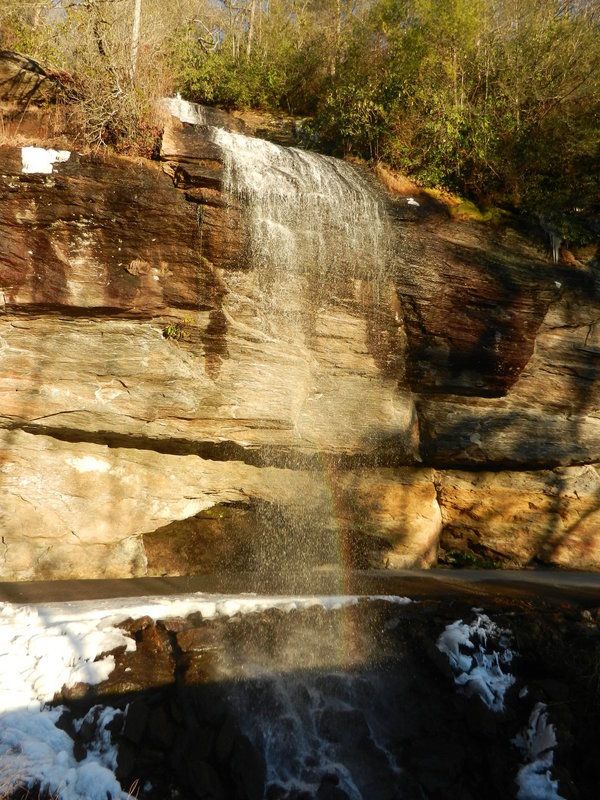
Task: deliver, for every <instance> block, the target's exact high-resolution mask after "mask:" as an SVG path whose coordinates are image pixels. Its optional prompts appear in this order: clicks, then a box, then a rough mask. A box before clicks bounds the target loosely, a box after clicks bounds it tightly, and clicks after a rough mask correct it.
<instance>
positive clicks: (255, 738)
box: [56, 593, 600, 800]
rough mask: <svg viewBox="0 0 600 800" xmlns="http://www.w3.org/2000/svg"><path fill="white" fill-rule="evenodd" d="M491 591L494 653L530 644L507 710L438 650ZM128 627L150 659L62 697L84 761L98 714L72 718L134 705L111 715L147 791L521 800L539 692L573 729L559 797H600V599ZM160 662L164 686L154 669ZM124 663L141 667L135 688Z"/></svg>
mask: <svg viewBox="0 0 600 800" xmlns="http://www.w3.org/2000/svg"><path fill="white" fill-rule="evenodd" d="M474 602H478V603H482V602H485V614H486V615H488V616H489V618H490V620H491V621H492V622H493V623H494V625H495V626H496V627H495V629H494V630H496V633H495V634H492V635H490V636H489V637H488V638H487V640H486V642H485V647H486V648H487V650H488V651H489V652H493V651H494V650H496V651H497V652H500V651H502V649H503V647H502V646H501V645H500V640H501V639H502V637H503V636H504V637H506V636H507V637H508V639H505V641H504V647H505V646H506V642H509V644H510V648H511V649H512V650H513V651H514V657H513V659H512V661H507V662H506V663H505V662H504V661H502V663H503V664H504V666H503V670H504V672H505V673H507V674H508V673H510V674H511V675H513V676H514V683H513V684H512V685H510V687H509V688H508V691H507V692H506V695H505V697H504V710H502V711H493V710H491V709H490V708H488V707H487V706H486V705H485V704H484V702H483V701H482V696H481V694H480V693H479V691H478V688H477V685H476V684H475V683H467V684H466V685H464V686H463V687H461V686H460V685H458V684H457V683H456V680H455V679H456V672H455V671H453V669H452V668H451V666H450V662H449V659H448V657H447V655H446V654H445V653H443V652H441V651H440V649H439V647H438V646H437V643H438V641H439V637H440V636H441V634H442V633H443V632H444V631H445V630H446V629H447V626H449V625H451V624H453V623H456V621H457V620H461V619H462V620H463V621H464V622H465V624H470V623H472V621H473V620H476V619H478V617H481V614H482V609H481V605H479V606H478V607H474V606H473V603H474ZM125 629H126V630H127V631H128V632H129V633H130V634H131V635H132V636H133V637H134V638H135V639H136V642H137V650H136V653H134V654H129V653H125V654H120V655H119V654H116V655H117V666H116V669H115V671H114V672H113V674H112V675H111V676H110V677H109V678H108V680H107V681H105V682H104V683H103V684H100V685H99V686H97V687H94V688H93V689H92V688H90V689H89V690H88V693H87V695H85V696H82V697H79V698H76V699H75V698H69V695H68V693H64V692H63V694H62V695H61V696H57V698H56V701H57V702H58V701H60V702H62V703H65V704H66V707H67V710H66V711H65V712H64V713H63V716H62V718H61V727H63V728H64V729H65V730H66V731H67V732H69V733H70V735H72V736H73V738H74V740H75V748H76V751H79V752H80V753H81V755H82V757H83V755H84V754H85V751H86V748H87V747H89V746H90V741H92V740H93V738H94V735H95V732H94V718H95V717H94V714H88V715H87V716H86V720H87V723H86V724H85V725H83V726H81V727H80V726H79V725H74V724H73V720H77V719H80V718H81V717H83V716H85V714H86V713H87V711H88V709H89V708H90V707H94V706H96V705H97V704H101V705H103V704H108V705H114V706H116V707H118V708H120V709H122V714H120V715H117V716H116V717H115V718H114V720H113V722H112V723H111V736H112V739H113V741H114V742H116V743H117V744H118V751H119V756H118V768H117V775H118V777H119V780H120V782H121V785H122V786H123V788H125V789H128V788H129V787H130V786H135V787H136V793H137V795H138V796H139V797H141V798H149V799H152V800H153V799H154V798H157V799H158V798H162V799H163V800H164V798H169V797H171V798H191V799H192V798H204V797H211V798H228V799H229V798H231V799H233V798H236V799H238V800H245V798H248V800H260V798H262V797H266V798H269V800H276V799H279V798H281V799H282V800H300V798H302V800H315V799H318V800H343V798H352V799H353V800H358V799H359V798H362V799H363V800H367V798H368V800H387V798H389V799H390V800H392V798H415V800H417V798H418V799H419V800H422V798H424V797H426V798H448V800H456V798H471V797H472V798H475V797H481V796H485V797H490V798H499V799H500V798H503V799H504V800H506V798H515V797H516V796H517V785H516V783H515V780H516V778H517V774H518V772H519V769H520V768H521V767H522V766H523V763H524V761H525V760H526V759H524V756H523V753H522V752H521V751H520V750H519V748H518V747H517V746H516V744H515V739H516V737H518V735H519V734H520V733H522V732H523V730H524V729H525V728H526V727H527V724H528V720H529V718H530V714H531V710H532V709H533V708H534V707H535V706H536V704H537V703H543V704H544V707H545V708H546V709H547V714H548V717H549V720H550V722H551V724H552V725H553V726H554V728H555V731H556V739H557V742H558V744H557V746H556V747H555V749H554V752H553V765H552V767H551V778H552V780H557V781H558V792H559V795H560V796H561V797H563V798H566V800H587V799H588V798H589V800H592V798H595V797H596V793H597V786H598V780H599V779H600V772H599V767H598V763H597V758H596V742H597V738H596V737H597V729H598V725H599V724H600V694H599V692H598V681H597V668H598V663H599V659H600V609H599V608H597V607H595V606H593V605H589V604H584V605H580V604H571V603H569V602H562V603H559V602H556V601H543V600H541V599H535V598H532V597H529V598H527V599H522V600H514V599H513V600H510V599H508V598H507V597H502V596H501V595H499V594H498V595H494V594H493V593H488V594H487V595H486V596H485V598H484V599H482V597H481V595H480V594H479V595H473V596H472V598H468V597H463V598H461V599H460V600H458V599H456V598H445V600H443V601H441V600H428V601H423V602H420V603H411V604H409V605H398V604H397V603H393V602H389V601H385V600H378V601H367V600H363V601H360V602H359V603H358V604H357V605H356V606H350V607H346V608H343V609H338V610H337V611H336V610H329V611H326V610H324V609H323V608H322V607H320V606H315V607H314V608H312V609H308V610H305V611H289V612H284V611H277V610H271V611H265V612H262V613H257V614H249V615H245V616H240V615H236V616H233V617H230V618H226V619H214V620H202V619H200V618H199V617H198V616H194V615H192V616H191V617H189V618H187V619H175V620H162V621H159V622H157V623H156V624H154V623H153V622H151V621H149V620H148V619H141V620H130V621H128V622H127V623H126V625H125ZM502 630H503V631H505V634H500V633H499V632H500V631H502ZM471 652H472V651H470V650H469V648H463V649H462V653H463V655H465V654H467V655H468V654H469V653H471ZM130 657H133V658H136V659H137V661H136V660H131V658H130ZM469 657H470V656H469ZM128 659H129V660H128ZM165 659H166V660H165ZM501 660H502V659H501ZM152 663H155V664H156V665H157V668H156V675H157V676H159V678H158V679H155V678H153V677H152V670H151V669H149V668H148V667H147V666H144V664H146V665H149V664H152ZM167 663H168V664H170V677H169V675H168V672H169V670H168V669H167V666H166V665H167ZM200 664H202V668H200ZM125 665H126V666H125ZM123 668H124V669H130V670H131V673H132V682H131V684H130V685H129V688H128V689H125V688H124V686H123V683H122V678H121V674H122V670H123ZM160 675H163V676H164V682H163V679H162V678H160ZM160 683H163V685H158V684H160ZM96 717H98V714H97V713H96ZM76 728H78V732H77V733H76V732H75V730H76Z"/></svg>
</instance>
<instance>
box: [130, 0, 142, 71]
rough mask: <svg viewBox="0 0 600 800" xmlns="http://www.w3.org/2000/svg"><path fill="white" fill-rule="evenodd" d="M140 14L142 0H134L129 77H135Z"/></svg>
mask: <svg viewBox="0 0 600 800" xmlns="http://www.w3.org/2000/svg"><path fill="white" fill-rule="evenodd" d="M141 16H142V0H135V5H134V9H133V30H132V32H131V79H132V80H133V79H134V78H135V70H136V67H137V55H138V47H139V44H140V19H141Z"/></svg>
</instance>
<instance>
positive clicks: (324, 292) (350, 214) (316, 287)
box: [210, 128, 389, 305]
mask: <svg viewBox="0 0 600 800" xmlns="http://www.w3.org/2000/svg"><path fill="white" fill-rule="evenodd" d="M210 135H211V138H212V140H213V142H214V143H215V144H217V145H219V146H220V148H221V150H222V152H223V156H224V167H225V174H224V179H223V188H224V190H225V191H226V192H228V193H229V194H230V196H232V197H234V198H236V199H237V200H239V201H240V204H241V206H242V208H244V209H245V213H246V214H247V217H248V221H249V226H248V242H247V246H248V256H249V261H250V263H251V264H252V266H253V267H254V268H255V269H257V270H258V272H259V274H260V275H261V276H262V278H263V288H264V287H265V286H268V283H270V284H271V286H270V287H269V288H273V284H276V283H277V282H279V281H286V280H287V281H289V280H291V281H292V283H294V282H297V281H298V280H299V281H300V282H301V283H303V284H304V287H305V288H306V287H307V288H308V289H309V291H311V292H312V294H313V296H314V297H315V299H316V300H317V302H318V303H319V305H323V304H325V303H326V302H327V299H328V298H329V297H334V296H336V293H337V292H339V290H340V289H341V287H342V286H344V285H347V284H348V281H352V280H356V279H363V280H370V281H373V282H374V283H376V284H379V283H380V282H381V281H382V279H384V278H385V275H386V271H387V268H388V264H389V229H388V221H387V218H386V213H385V209H384V207H383V203H382V201H381V199H380V198H379V197H378V196H377V194H376V192H375V191H374V189H373V187H372V186H371V185H370V183H369V180H368V179H367V177H366V176H363V175H362V174H361V173H360V171H359V170H358V169H356V168H355V167H353V166H352V165H350V164H347V163H345V162H344V161H340V160H339V159H334V158H329V157H327V156H323V155H320V154H317V153H311V152H306V151H304V150H299V149H297V148H285V147H279V146H278V145H275V144H272V143H271V142H266V141H262V140H260V139H253V138H249V137H247V136H242V135H240V134H236V133H230V132H229V131H225V130H223V129H221V128H212V129H211V131H210ZM267 282H268V283H267ZM298 288H299V287H298ZM279 299H281V298H279Z"/></svg>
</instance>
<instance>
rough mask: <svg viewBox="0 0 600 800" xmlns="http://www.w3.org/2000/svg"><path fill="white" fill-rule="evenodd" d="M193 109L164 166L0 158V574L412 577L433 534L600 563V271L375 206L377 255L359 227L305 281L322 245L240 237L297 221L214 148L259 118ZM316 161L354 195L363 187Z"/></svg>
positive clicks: (519, 243)
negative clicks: (405, 573)
mask: <svg viewBox="0 0 600 800" xmlns="http://www.w3.org/2000/svg"><path fill="white" fill-rule="evenodd" d="M193 114H197V115H198V116H192V117H191V118H190V119H189V121H188V122H181V121H180V120H178V119H176V118H172V119H171V121H170V122H169V124H168V126H167V128H166V130H165V134H164V137H163V163H162V164H155V163H151V162H141V161H134V160H128V159H125V158H117V157H100V156H94V155H78V154H76V153H70V155H69V156H68V158H67V159H66V160H63V161H62V162H61V163H55V164H54V165H53V166H52V171H51V172H47V173H45V174H42V173H39V172H28V171H24V160H23V159H24V155H23V153H22V150H21V148H17V147H3V148H0V209H1V212H0V352H1V363H0V419H1V421H2V431H1V432H0V433H1V438H0V442H1V443H0V448H1V449H0V484H1V485H0V491H1V492H2V506H1V508H0V527H1V530H2V536H3V540H2V549H3V553H2V559H3V561H2V568H1V569H2V571H1V573H0V574H1V576H2V577H3V578H4V579H13V578H14V579H26V578H39V577H70V576H77V575H79V576H82V577H84V576H85V577H102V576H103V575H111V576H117V575H123V576H127V575H139V574H146V573H149V574H183V573H185V572H186V571H194V572H211V571H215V570H227V569H229V570H234V571H235V570H237V571H240V572H242V571H244V570H249V569H257V570H258V569H265V568H267V570H270V571H271V573H273V572H281V573H283V572H284V571H286V570H287V571H290V570H291V571H292V572H293V570H294V568H295V567H294V565H297V564H302V565H303V566H309V567H317V566H320V567H323V566H332V565H334V566H338V567H339V565H340V564H342V565H344V566H351V567H359V568H365V567H369V566H379V567H382V566H385V565H387V566H390V567H404V566H407V567H408V566H424V565H431V564H434V563H435V562H436V560H437V558H438V549H439V547H440V542H441V553H442V555H444V554H445V555H447V554H448V553H457V552H458V553H461V552H462V553H463V554H464V553H466V554H470V555H472V556H473V558H485V559H492V560H494V561H496V562H498V563H502V564H515V565H518V564H526V563H530V562H535V561H536V560H540V561H543V562H545V563H551V564H558V565H561V566H576V567H593V568H598V567H600V541H598V537H597V536H596V534H595V530H596V529H597V525H596V524H595V523H596V518H597V516H598V514H599V513H600V512H599V511H598V508H599V507H600V502H599V496H598V489H597V483H598V475H597V472H596V469H595V467H594V463H595V462H596V460H597V453H598V437H599V428H598V424H599V423H598V408H599V406H598V400H597V399H596V398H597V396H598V392H597V391H596V389H597V386H596V381H597V380H598V377H597V376H598V371H597V369H596V360H597V356H598V353H599V352H600V350H598V343H597V339H598V329H597V326H598V323H597V320H598V319H600V302H599V298H598V292H597V289H596V283H595V281H594V271H593V269H592V268H590V267H589V266H585V265H583V264H576V265H574V266H573V265H571V266H569V267H566V266H563V265H558V266H553V265H551V264H550V262H549V259H548V258H547V256H546V254H545V252H544V248H543V246H536V245H534V244H532V243H531V241H530V240H528V239H527V238H525V237H524V236H521V235H519V234H518V233H516V232H515V231H514V230H512V229H510V228H506V229H502V230H493V229H490V228H487V227H484V226H481V225H478V224H474V223H468V222H453V221H451V220H450V219H448V217H447V215H446V214H445V213H444V211H443V209H440V208H439V207H437V206H436V205H435V204H434V203H433V201H431V200H430V199H428V198H427V197H425V196H419V198H418V202H419V205H418V206H417V205H416V204H415V202H414V201H413V202H411V203H409V202H408V198H407V197H402V196H394V197H392V196H384V194H383V190H380V191H381V194H380V195H376V197H377V199H376V200H374V201H373V202H372V203H371V205H373V203H374V204H375V206H376V207H377V208H376V217H377V214H379V213H380V212H379V211H378V209H380V208H385V214H384V216H385V217H386V219H385V220H384V221H383V222H382V225H383V226H384V227H382V230H384V228H385V231H386V234H385V237H386V241H385V247H383V245H382V251H381V252H382V259H381V260H378V259H376V258H374V257H373V249H374V247H379V245H380V243H381V242H380V239H379V238H377V236H379V234H377V236H376V237H375V238H373V237H374V236H375V234H374V233H373V229H372V228H370V229H368V230H366V232H365V231H360V230H357V231H355V232H351V233H350V234H349V236H348V237H347V238H346V239H344V238H343V236H344V235H345V233H344V232H345V231H347V230H348V226H350V228H351V227H352V225H351V221H352V217H351V216H348V215H347V217H346V218H345V221H344V222H343V225H342V226H338V230H337V232H334V233H333V234H331V236H334V235H335V236H338V237H339V236H340V231H341V232H342V234H341V235H342V238H341V239H340V241H341V244H339V245H337V253H338V256H339V257H340V258H341V260H342V261H344V265H345V266H344V271H339V270H338V268H337V267H336V266H335V262H334V261H332V262H329V261H324V262H323V263H324V264H326V267H325V268H324V272H323V273H322V274H319V273H318V271H316V269H312V266H311V265H312V264H313V261H316V260H317V259H318V258H320V256H319V253H320V249H322V248H324V247H325V246H326V244H328V243H327V241H326V240H327V238H328V235H327V234H324V233H322V232H320V233H318V236H317V244H316V245H315V244H314V243H313V240H314V237H313V239H311V238H310V236H311V235H312V234H311V231H308V233H307V234H306V236H307V237H308V238H305V239H302V240H298V241H301V242H302V247H300V248H299V249H298V251H297V252H298V256H297V258H296V259H295V260H294V259H289V258H288V261H285V259H283V257H282V260H283V262H284V263H285V265H286V266H285V269H282V268H279V269H275V268H273V267H272V266H269V264H268V263H267V257H266V255H265V251H264V248H262V249H261V247H260V246H258V245H257V239H256V230H259V229H260V226H261V225H263V226H264V225H266V226H267V228H266V231H267V234H268V236H271V237H273V236H275V237H276V236H278V235H279V233H278V231H280V229H281V228H282V227H285V226H284V225H283V223H282V221H281V219H279V220H276V221H275V222H276V224H275V228H276V230H275V233H273V231H272V230H271V229H272V228H273V225H272V224H271V228H269V225H270V223H269V220H268V219H267V220H266V222H265V220H264V219H263V218H260V219H258V218H257V217H256V215H254V216H253V214H254V211H253V205H252V204H253V202H254V203H256V202H257V201H256V199H255V198H254V199H253V196H252V194H253V192H254V190H255V187H254V184H249V185H248V186H247V188H244V190H243V191H239V192H238V191H236V188H235V186H236V185H235V180H236V171H235V169H232V163H231V153H230V152H228V150H227V146H226V144H227V142H226V141H225V140H224V139H223V136H221V138H219V136H218V135H216V134H215V130H218V128H217V127H216V126H217V125H219V126H229V128H230V130H232V131H233V132H234V134H235V133H236V132H237V133H240V132H244V131H248V125H247V123H245V122H243V121H240V120H239V119H238V120H234V121H231V120H229V121H228V119H227V117H226V115H223V114H222V113H218V114H208V115H206V113H205V112H201V111H200V110H193ZM183 118H184V119H185V118H186V117H185V116H184V117H183ZM224 141H225V144H224ZM249 147H253V145H252V146H249ZM271 147H274V146H271ZM275 155H276V158H277V159H279V161H278V166H277V169H278V170H279V172H280V173H282V174H283V175H284V180H285V181H287V182H289V180H291V179H290V174H291V173H290V172H289V169H290V168H289V167H288V166H286V164H287V161H286V158H287V156H285V155H284V154H283V153H276V154H275ZM292 158H293V159H301V158H303V157H302V156H295V155H294V156H292ZM305 166H306V169H309V168H310V170H314V169H315V168H316V167H315V165H314V163H313V162H312V161H310V163H308V165H305ZM234 167H235V165H234ZM327 169H332V170H334V171H336V170H337V171H339V173H340V178H341V180H342V183H343V187H344V188H343V189H340V190H339V191H340V192H341V194H340V195H339V197H340V198H341V201H342V202H350V201H349V200H344V198H347V197H350V198H353V197H355V196H357V195H362V194H368V193H369V192H370V191H371V189H370V188H369V187H370V182H371V179H370V178H369V176H366V175H364V174H359V173H357V177H356V178H354V177H353V176H352V175H351V174H350V173H347V172H346V170H348V169H350V167H347V166H344V167H343V168H342V167H337V166H335V165H331V166H327ZM286 170H288V171H287V172H286ZM286 176H287V177H286ZM292 177H293V176H292ZM258 178H259V176H258V175H257V181H258ZM244 180H247V177H243V176H241V175H240V174H239V167H238V172H237V181H238V185H244V186H245V184H243V181H244ZM294 180H296V179H295V178H294ZM315 180H317V184H315V185H316V186H318V185H319V184H318V180H319V179H318V177H317V178H315ZM330 180H333V178H331V179H330ZM348 187H350V189H348ZM356 187H358V189H357V188H356ZM347 190H348V191H350V192H351V194H349V195H346V194H344V193H345V192H346V191H347ZM311 191H312V192H313V194H316V195H317V196H318V201H317V202H319V203H324V202H325V199H326V198H325V195H327V194H328V193H329V192H330V189H329V188H326V187H325V184H324V188H323V190H322V193H320V192H319V191H316V190H315V189H314V188H313V189H312V190H311ZM321 194H322V195H323V197H321ZM298 198H299V199H298V203H299V204H302V203H304V202H305V199H303V198H301V197H300V195H298ZM282 202H283V201H282ZM352 202H354V201H353V200H352ZM357 202H358V201H357ZM360 202H363V200H361V201H360ZM362 207H363V206H361V205H360V204H359V205H357V208H358V209H360V208H362ZM300 208H301V210H302V209H304V208H305V207H304V206H302V205H300ZM323 209H324V210H323V211H322V214H321V212H319V214H321V215H322V216H323V218H324V219H327V220H328V219H329V217H328V216H327V215H328V214H330V212H329V211H327V210H326V209H325V207H324V206H323ZM294 213H295V214H296V216H295V219H296V220H297V219H304V218H305V214H304V211H303V213H302V214H300V213H298V209H296V212H294ZM306 213H308V212H306ZM310 213H313V212H310ZM357 213H359V214H360V213H363V212H361V211H359V212H357ZM364 213H365V214H366V213H367V212H366V211H365V212H364ZM292 216H293V215H292ZM288 217H289V215H288ZM288 217H285V218H283V217H282V219H283V221H284V222H285V221H286V220H287V219H288ZM364 224H365V226H366V227H368V226H373V225H374V224H375V223H373V222H372V221H369V220H366V219H365V221H364ZM377 224H379V222H377ZM332 225H333V223H332ZM344 225H345V226H346V227H345V228H344V227H343V226H344ZM252 226H254V227H252ZM278 226H279V227H278ZM317 227H318V226H317ZM334 227H335V225H334ZM303 235H304V234H303ZM382 236H383V234H382ZM369 237H370V238H369ZM350 240H351V242H354V241H355V240H356V242H358V244H357V245H356V247H359V246H360V247H363V250H361V251H360V252H366V253H367V255H365V256H361V257H360V258H358V257H355V256H354V255H353V253H358V252H359V250H355V251H354V250H352V249H351V246H350V244H348V241H350ZM273 241H274V242H275V243H276V244H277V242H278V241H279V240H278V239H277V238H274V239H273ZM370 241H371V242H375V245H373V246H371V248H370V251H369V247H368V246H367V247H366V249H365V242H366V243H367V244H368V242H370ZM381 241H382V240H381ZM352 246H354V245H352ZM313 247H314V248H315V249H314V251H313V250H311V249H310V248H313ZM346 248H349V249H346ZM276 249H277V247H276ZM313 252H314V253H315V254H317V255H314V257H313V255H312V254H313ZM307 253H308V256H307ZM340 254H341V255H340ZM352 259H354V261H353V260H352ZM350 262H352V263H351V264H350ZM297 263H302V270H299V269H298V270H296V269H295V266H294V265H295V264H297ZM378 263H381V264H383V266H382V268H381V269H379V268H378V267H377V264H378ZM349 264H350V266H348V265H349ZM515 470H518V471H516V472H515ZM274 553H275V554H276V555H273V554H274ZM266 554H268V557H267V555H266ZM265 565H267V567H265Z"/></svg>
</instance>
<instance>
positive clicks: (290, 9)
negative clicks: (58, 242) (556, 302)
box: [0, 0, 600, 240]
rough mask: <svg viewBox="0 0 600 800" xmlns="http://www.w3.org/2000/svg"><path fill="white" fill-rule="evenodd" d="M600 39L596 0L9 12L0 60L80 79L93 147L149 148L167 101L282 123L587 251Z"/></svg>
mask: <svg viewBox="0 0 600 800" xmlns="http://www.w3.org/2000/svg"><path fill="white" fill-rule="evenodd" d="M136 9H137V10H138V11H140V12H141V18H140V22H141V27H140V33H139V35H138V34H136V33H135V30H136V26H135V18H136V14H135V10H136ZM599 26H600V4H599V3H598V2H597V0H303V1H301V2H298V0H220V1H219V0H180V2H178V3H176V4H164V3H161V2H158V0H141V3H140V0H137V1H136V2H135V3H134V2H133V1H132V0H85V1H84V0H81V2H71V3H67V2H57V0H39V2H33V3H28V4H22V3H18V2H17V1H16V0H7V2H6V3H5V4H4V8H3V9H2V10H1V11H0V46H3V47H14V48H15V49H24V50H26V51H28V52H29V53H30V54H31V55H34V56H36V55H37V56H39V57H42V58H45V59H49V60H50V61H51V62H52V63H54V64H55V65H56V69H57V70H58V69H60V70H65V71H66V72H68V73H69V74H71V75H73V77H74V79H75V83H76V86H77V88H78V91H79V96H80V98H82V100H81V104H82V108H83V124H84V126H85V129H86V132H87V136H88V138H90V139H91V140H93V141H95V142H96V143H99V142H107V143H119V142H120V143H121V144H122V143H123V142H127V141H128V140H130V139H131V138H135V137H139V136H140V135H142V136H144V135H146V136H147V135H148V119H149V113H150V112H149V109H150V101H151V99H152V97H153V96H154V95H156V94H157V93H164V92H165V91H169V90H179V91H181V92H182V94H183V95H184V96H185V97H186V98H188V99H190V100H195V101H198V102H202V103H209V104H215V105H220V106H223V107H226V108H234V107H235V108H240V107H254V108H260V109H263V110H270V111H285V112H286V113H291V114H295V115H299V116H302V117H305V118H307V120H308V121H307V122H306V125H305V131H306V135H307V139H308V141H309V142H312V143H314V144H316V145H317V146H319V147H320V148H321V149H324V150H327V151H329V152H331V153H334V154H337V155H350V156H356V157H358V158H362V159H373V160H380V161H384V162H386V163H388V164H389V165H391V166H392V167H393V168H395V169H398V170H400V171H402V172H403V173H405V174H408V175H410V176H412V177H413V178H415V179H417V180H419V181H422V182H424V183H426V184H429V185H439V186H443V187H446V188H449V189H452V190H454V191H458V192H460V193H461V194H463V195H465V196H468V197H471V198H472V199H474V200H475V201H477V202H478V203H482V204H483V205H486V204H499V205H503V206H507V207H512V208H516V209H519V210H521V211H524V212H526V213H528V214H533V215H537V216H541V217H543V218H544V220H545V224H546V225H547V226H549V227H554V228H556V229H558V231H559V232H560V234H561V235H562V236H563V237H564V238H567V239H571V240H584V239H585V238H586V237H590V236H592V235H593V233H595V234H596V235H597V233H598V231H595V230H594V223H593V221H592V222H591V223H590V218H592V217H593V216H594V215H596V216H597V213H598V207H599V203H600V196H599V189H598V186H599V177H600V31H599ZM144 126H145V127H144ZM590 224H591V229H590Z"/></svg>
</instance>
